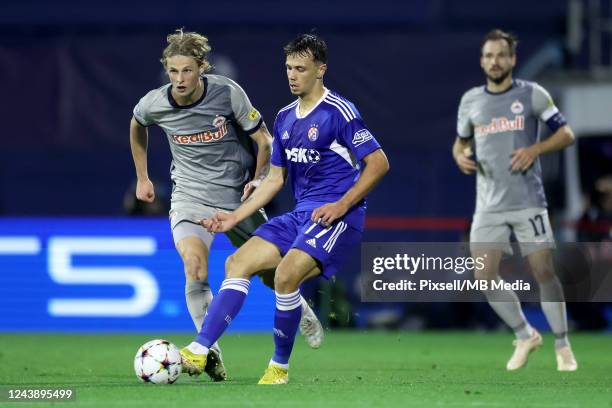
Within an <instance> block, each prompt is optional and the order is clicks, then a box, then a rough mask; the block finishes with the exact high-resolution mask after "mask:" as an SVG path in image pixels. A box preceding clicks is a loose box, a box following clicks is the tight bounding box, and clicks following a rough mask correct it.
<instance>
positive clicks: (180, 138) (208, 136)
mask: <svg viewBox="0 0 612 408" xmlns="http://www.w3.org/2000/svg"><path fill="white" fill-rule="evenodd" d="M225 135H227V122H224V123H222V124H221V126H220V127H219V130H217V131H215V132H210V131H206V132H200V133H194V134H192V135H172V139H173V140H174V142H175V143H178V144H193V143H210V142H216V141H218V140H221V139H223V137H224V136H225Z"/></svg>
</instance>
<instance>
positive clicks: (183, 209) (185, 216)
mask: <svg viewBox="0 0 612 408" xmlns="http://www.w3.org/2000/svg"><path fill="white" fill-rule="evenodd" d="M217 211H225V210H222V209H220V208H215V207H209V206H206V205H202V204H193V203H177V204H175V203H173V205H172V209H171V210H170V227H171V228H172V238H173V239H174V245H177V244H178V242H179V241H180V240H182V239H183V238H186V237H198V238H200V239H201V240H202V242H204V244H205V245H206V247H207V248H210V246H211V245H212V241H213V239H214V233H210V232H208V231H206V229H205V228H204V227H202V226H201V225H200V224H199V223H198V222H199V221H200V220H202V219H204V218H210V217H212V216H213V215H214V214H215V213H216V212H217ZM267 221H268V218H267V217H266V213H265V211H264V210H263V208H261V209H259V210H258V211H257V212H255V213H254V214H253V215H251V216H250V217H249V218H247V219H246V220H243V221H242V222H240V223H239V224H238V225H236V227H234V228H233V229H231V230H229V231H228V232H226V233H225V235H226V236H227V237H228V238H229V240H230V241H231V242H232V244H233V245H235V246H236V247H239V246H241V245H242V244H244V243H245V242H246V241H248V239H249V238H250V237H251V233H252V232H253V231H255V230H256V229H257V227H259V226H260V225H262V224H264V223H265V222H267Z"/></svg>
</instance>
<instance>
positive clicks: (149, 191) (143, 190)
mask: <svg viewBox="0 0 612 408" xmlns="http://www.w3.org/2000/svg"><path fill="white" fill-rule="evenodd" d="M136 198H137V199H139V200H140V201H144V202H145V203H152V202H153V201H154V200H155V188H154V187H153V183H151V180H149V179H146V180H138V181H137V182H136Z"/></svg>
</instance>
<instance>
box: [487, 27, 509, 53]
mask: <svg viewBox="0 0 612 408" xmlns="http://www.w3.org/2000/svg"><path fill="white" fill-rule="evenodd" d="M498 40H504V41H506V43H508V48H510V55H515V54H516V46H517V45H518V39H517V38H516V36H515V35H514V34H512V33H508V32H506V31H502V30H500V29H499V28H496V29H494V30H491V31H489V32H488V33H487V34H486V35H485V36H484V38H483V39H482V44H480V53H482V49H483V48H484V46H485V44H486V43H487V41H498Z"/></svg>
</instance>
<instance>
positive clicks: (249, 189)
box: [240, 180, 261, 201]
mask: <svg viewBox="0 0 612 408" xmlns="http://www.w3.org/2000/svg"><path fill="white" fill-rule="evenodd" d="M260 184H261V180H251V181H249V182H248V183H246V185H245V186H244V190H242V197H240V201H244V200H246V199H247V198H249V197H250V196H251V194H253V191H255V189H256V188H257V187H259V185H260Z"/></svg>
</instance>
